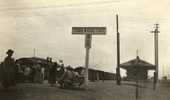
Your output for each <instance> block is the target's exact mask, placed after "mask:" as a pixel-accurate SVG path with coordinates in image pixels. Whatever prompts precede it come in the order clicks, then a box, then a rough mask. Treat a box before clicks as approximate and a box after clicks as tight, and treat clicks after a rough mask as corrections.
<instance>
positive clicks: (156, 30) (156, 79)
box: [151, 24, 159, 89]
mask: <svg viewBox="0 0 170 100" xmlns="http://www.w3.org/2000/svg"><path fill="white" fill-rule="evenodd" d="M158 25H159V24H155V30H154V31H151V33H154V49H155V52H154V53H155V73H154V89H156V83H157V81H158V73H159V66H158V65H159V59H158V33H159V30H158V28H159V27H158Z"/></svg>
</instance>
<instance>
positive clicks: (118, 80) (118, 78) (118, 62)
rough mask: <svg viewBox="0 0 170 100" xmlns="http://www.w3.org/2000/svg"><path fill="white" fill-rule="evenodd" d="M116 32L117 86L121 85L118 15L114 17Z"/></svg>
mask: <svg viewBox="0 0 170 100" xmlns="http://www.w3.org/2000/svg"><path fill="white" fill-rule="evenodd" d="M116 31H117V68H116V80H117V85H121V76H120V34H119V22H118V15H116Z"/></svg>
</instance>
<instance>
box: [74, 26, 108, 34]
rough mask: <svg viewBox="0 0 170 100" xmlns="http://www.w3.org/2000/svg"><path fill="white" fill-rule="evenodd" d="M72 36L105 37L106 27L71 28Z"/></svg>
mask: <svg viewBox="0 0 170 100" xmlns="http://www.w3.org/2000/svg"><path fill="white" fill-rule="evenodd" d="M72 34H92V35H105V34H106V27H72Z"/></svg>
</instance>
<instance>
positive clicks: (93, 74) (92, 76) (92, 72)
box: [74, 67, 116, 82]
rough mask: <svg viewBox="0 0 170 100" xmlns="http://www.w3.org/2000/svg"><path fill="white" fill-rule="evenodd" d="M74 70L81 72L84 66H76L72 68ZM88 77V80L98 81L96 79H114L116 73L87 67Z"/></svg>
mask: <svg viewBox="0 0 170 100" xmlns="http://www.w3.org/2000/svg"><path fill="white" fill-rule="evenodd" d="M74 70H75V71H77V72H78V73H81V72H83V70H85V69H84V67H77V68H75V69H74ZM88 74H89V76H88V78H89V80H90V81H92V82H94V81H98V80H103V81H104V80H115V78H116V74H115V73H109V72H104V71H101V70H96V69H91V68H90V69H89V70H88Z"/></svg>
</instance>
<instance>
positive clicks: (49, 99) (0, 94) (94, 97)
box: [0, 81, 170, 100]
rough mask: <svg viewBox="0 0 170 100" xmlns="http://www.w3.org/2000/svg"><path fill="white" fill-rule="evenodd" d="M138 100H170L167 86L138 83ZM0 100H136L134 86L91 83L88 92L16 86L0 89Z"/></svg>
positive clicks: (162, 83)
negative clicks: (154, 86) (155, 86)
mask: <svg viewBox="0 0 170 100" xmlns="http://www.w3.org/2000/svg"><path fill="white" fill-rule="evenodd" d="M138 90H139V91H138V93H139V96H138V98H137V99H138V100H169V98H170V82H169V81H163V82H159V83H158V85H157V88H156V90H155V91H153V84H152V82H141V83H140V88H139V89H138ZM0 100H136V85H135V83H134V82H122V85H121V86H117V85H116V82H115V81H105V82H102V81H98V82H90V83H89V89H88V90H85V89H83V88H72V89H61V88H59V87H58V86H57V85H56V86H55V87H50V86H49V85H48V84H46V83H45V84H30V83H24V84H18V85H17V86H16V87H12V88H10V89H9V90H7V91H4V90H3V88H2V87H1V86H0Z"/></svg>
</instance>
